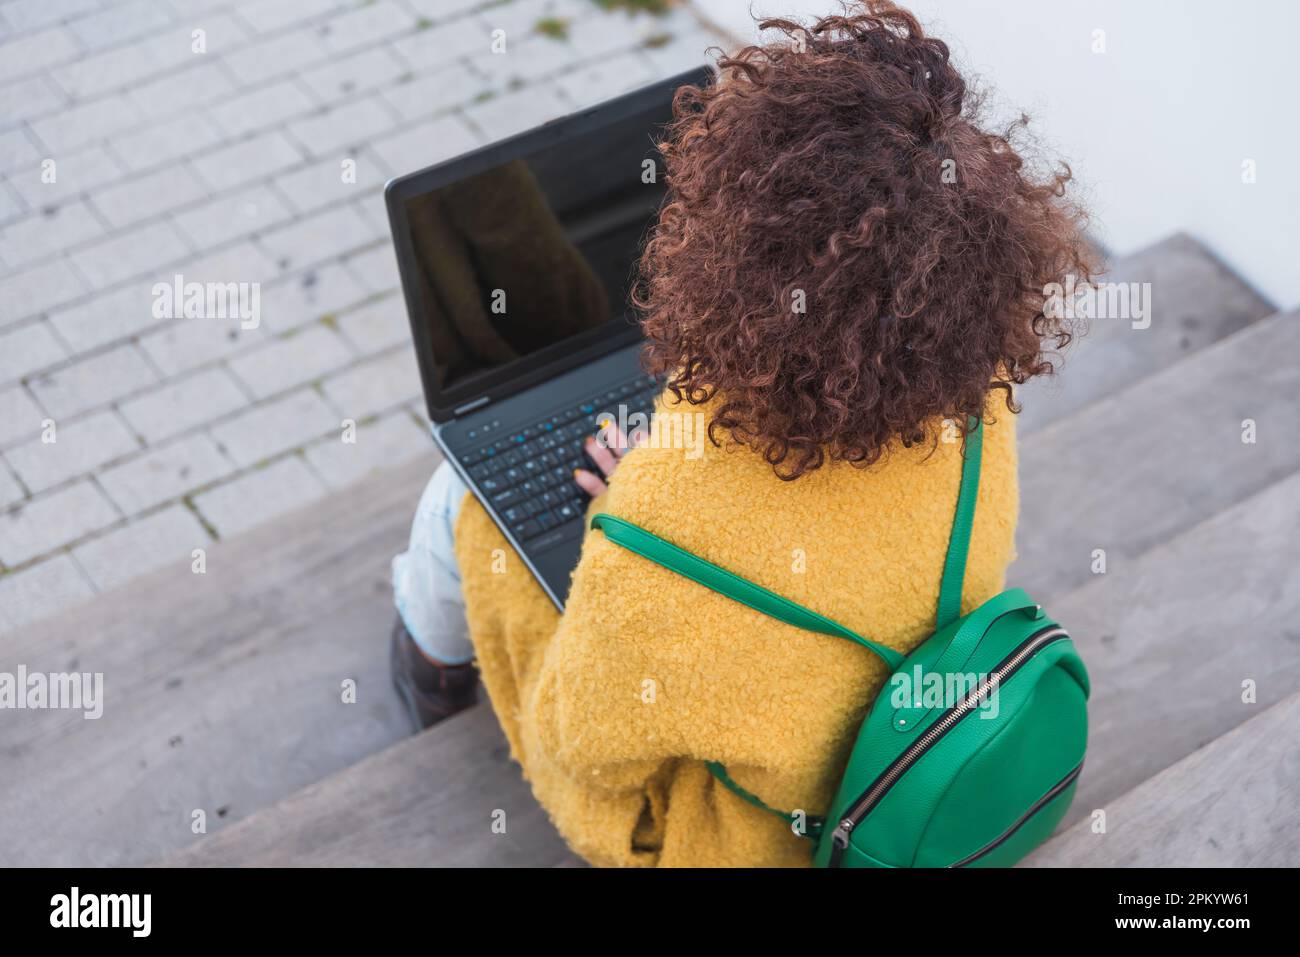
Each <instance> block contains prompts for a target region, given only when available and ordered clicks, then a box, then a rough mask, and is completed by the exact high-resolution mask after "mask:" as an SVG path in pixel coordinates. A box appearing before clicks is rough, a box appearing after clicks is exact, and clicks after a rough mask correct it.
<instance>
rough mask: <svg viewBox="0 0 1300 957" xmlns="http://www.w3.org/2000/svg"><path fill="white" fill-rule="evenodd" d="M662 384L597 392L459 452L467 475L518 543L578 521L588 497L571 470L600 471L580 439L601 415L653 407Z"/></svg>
mask: <svg viewBox="0 0 1300 957" xmlns="http://www.w3.org/2000/svg"><path fill="white" fill-rule="evenodd" d="M660 391H662V387H661V386H660V384H659V382H658V380H656V379H654V378H653V377H651V376H647V375H641V376H637V377H636V378H635V379H633V380H631V381H630V382H627V383H624V384H623V385H621V386H617V387H615V388H613V389H608V390H605V391H602V392H599V393H597V394H595V395H593V396H591V397H589V398H588V399H586V400H584V401H582V402H579V403H577V404H576V405H574V406H573V407H571V408H568V409H565V410H564V411H561V412H559V413H557V414H555V415H552V416H548V417H546V418H542V419H539V420H538V421H537V422H535V423H533V424H532V425H529V426H528V427H526V428H523V429H519V430H517V431H516V432H514V433H512V434H510V435H508V436H506V437H505V438H502V439H500V440H498V441H495V442H492V443H490V444H488V445H484V446H482V447H480V448H478V449H475V450H474V451H473V452H470V453H469V454H468V455H461V456H459V458H460V460H461V463H462V464H463V465H464V466H465V468H466V469H467V470H468V472H469V475H470V478H472V479H473V480H474V482H475V483H476V484H477V485H478V488H479V490H480V491H481V492H482V493H483V494H484V496H486V497H487V499H488V500H489V501H490V502H491V503H492V506H493V508H495V509H496V512H497V514H498V515H500V516H501V518H502V520H503V521H504V522H505V524H506V526H507V527H508V528H509V529H510V531H511V533H512V534H513V535H514V536H515V538H516V540H518V541H520V542H527V541H529V540H530V539H533V538H537V537H538V536H539V535H543V534H545V533H546V532H549V531H551V530H552V529H555V528H558V527H559V526H560V525H563V524H564V523H565V522H570V521H573V520H574V519H580V518H582V516H583V513H584V512H585V511H586V508H587V502H588V501H589V497H588V496H587V494H586V493H585V492H583V491H582V489H580V488H579V487H578V486H577V484H576V483H575V482H574V480H573V470H574V469H583V468H585V469H591V470H593V471H595V472H596V474H598V475H599V474H600V470H599V469H597V468H596V467H595V465H594V463H592V461H591V460H590V459H589V458H588V457H587V455H586V452H585V451H584V449H583V443H584V442H585V441H586V439H587V437H588V436H590V435H595V434H596V431H597V430H598V429H599V428H600V423H599V422H598V421H597V419H598V418H599V417H600V415H601V413H604V414H606V415H610V414H613V415H617V413H618V407H619V406H620V405H623V406H626V407H627V414H628V415H632V414H634V413H636V412H643V413H646V414H647V415H648V414H649V413H650V412H651V411H653V409H654V401H655V399H656V398H658V396H659V393H660Z"/></svg>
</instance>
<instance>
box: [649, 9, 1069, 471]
mask: <svg viewBox="0 0 1300 957" xmlns="http://www.w3.org/2000/svg"><path fill="white" fill-rule="evenodd" d="M760 27H761V28H762V29H764V30H769V29H773V30H778V31H780V32H782V33H783V34H784V38H782V39H778V40H776V41H774V42H768V43H765V44H763V45H760V46H750V47H746V48H745V49H743V50H741V51H740V52H739V53H736V54H735V55H734V56H730V57H725V58H723V59H722V60H721V61H720V62H719V67H720V71H721V79H720V80H719V82H717V83H714V84H709V85H707V86H704V87H702V88H699V87H683V88H682V89H681V90H679V91H678V93H677V95H676V98H675V100H674V120H673V122H672V123H671V124H670V125H669V127H668V130H667V133H666V135H665V139H664V142H663V143H662V144H661V150H662V153H663V156H664V160H665V169H666V174H667V185H668V197H667V201H666V202H665V205H664V207H663V209H662V211H661V214H660V219H659V223H658V225H657V227H656V229H655V230H654V232H653V234H652V235H651V237H650V239H649V242H648V243H647V245H646V249H645V252H644V254H643V256H642V259H641V262H640V265H639V269H638V278H637V282H636V283H635V285H634V290H633V297H632V300H633V303H634V305H635V306H636V307H637V308H638V310H639V311H640V312H641V318H642V322H643V325H644V329H645V332H646V337H647V340H648V345H647V347H646V361H647V363H648V365H649V367H650V369H651V371H653V372H656V373H660V374H663V373H667V374H668V384H669V388H670V390H671V391H672V392H673V393H674V395H675V396H676V397H677V398H678V399H679V400H680V399H684V400H685V401H687V402H690V403H703V402H706V401H710V400H712V399H713V398H714V397H715V396H716V397H717V399H718V401H717V403H716V405H715V406H714V408H713V409H712V410H711V418H710V423H709V436H710V439H711V440H712V441H713V442H714V443H715V444H721V443H720V441H719V438H718V435H719V434H723V435H724V436H725V435H729V436H730V437H731V438H732V439H734V440H735V441H738V442H742V443H746V444H748V445H750V446H752V447H754V448H756V449H758V450H760V451H761V452H762V454H763V455H764V457H765V458H766V460H767V461H768V462H770V463H771V464H772V466H773V468H774V469H775V470H776V472H777V474H778V475H780V476H781V477H782V478H786V479H794V478H797V477H799V476H800V475H804V474H806V473H807V472H809V471H811V470H813V469H817V468H819V467H821V466H822V465H823V464H824V462H825V461H826V460H827V458H828V457H829V458H830V459H840V460H844V461H848V462H853V463H857V464H860V465H869V464H871V463H873V462H875V461H877V460H878V459H879V458H880V456H881V454H882V453H883V452H884V450H885V448H886V447H887V446H888V445H889V444H890V442H891V441H893V440H895V439H901V441H902V442H903V443H904V444H908V445H911V444H914V443H918V442H922V441H924V440H925V437H926V436H927V434H928V435H931V436H933V435H935V434H936V432H937V430H935V429H933V428H932V427H931V426H932V424H933V423H934V422H936V421H940V420H943V419H951V420H954V421H956V422H959V423H966V422H968V421H969V417H970V416H981V415H983V414H984V411H985V408H986V399H987V398H988V394H989V391H990V388H999V389H1004V390H1006V404H1007V407H1008V409H1009V410H1011V411H1012V412H1016V411H1019V409H1018V407H1017V406H1016V404H1015V401H1014V397H1013V394H1012V388H1011V387H1012V383H1023V382H1026V381H1027V380H1029V379H1030V378H1032V377H1034V376H1038V375H1043V374H1047V373H1051V372H1053V371H1054V367H1053V364H1052V362H1051V361H1050V359H1049V357H1048V351H1047V347H1048V345H1049V344H1050V345H1051V346H1052V347H1054V349H1056V350H1059V349H1060V348H1062V347H1063V346H1064V345H1066V344H1067V343H1068V342H1069V341H1070V338H1071V330H1070V329H1069V328H1067V327H1066V325H1065V321H1064V320H1063V319H1060V318H1051V317H1049V316H1048V315H1045V314H1044V306H1045V301H1044V288H1043V287H1044V285H1045V284H1047V283H1049V282H1053V281H1057V280H1059V279H1061V278H1062V277H1064V276H1065V275H1068V274H1071V273H1073V274H1074V275H1075V276H1077V277H1079V278H1080V279H1088V278H1089V277H1091V275H1092V274H1093V271H1094V266H1093V263H1092V261H1091V255H1092V254H1091V252H1090V248H1089V247H1088V245H1087V243H1086V242H1085V240H1084V239H1083V237H1082V224H1083V214H1082V212H1081V211H1080V210H1079V209H1078V207H1077V206H1075V205H1074V204H1072V203H1067V202H1066V201H1065V200H1064V199H1063V197H1064V195H1065V184H1066V183H1067V182H1068V181H1069V180H1070V170H1069V167H1068V166H1062V167H1061V168H1060V169H1055V170H1047V171H1045V172H1043V173H1042V174H1041V175H1036V174H1035V173H1034V172H1033V171H1032V169H1031V164H1029V163H1026V161H1025V159H1024V158H1022V156H1021V154H1020V153H1019V152H1017V149H1016V148H1015V147H1013V142H1012V140H1013V137H1015V136H1016V135H1017V134H1019V133H1020V132H1022V130H1023V127H1024V126H1025V124H1026V123H1027V119H1026V118H1025V117H1023V116H1022V117H1021V118H1020V120H1019V121H1018V122H1016V123H1014V124H1012V126H1011V128H1010V129H1008V130H1006V131H1005V132H1002V133H991V132H988V131H986V130H984V129H982V128H981V127H980V125H979V116H980V113H981V100H980V97H978V96H976V95H974V94H972V93H971V92H970V91H969V90H968V89H967V85H966V82H965V81H964V80H963V79H962V77H961V76H960V75H959V74H958V72H957V70H956V69H955V68H954V67H953V66H952V64H951V63H950V62H949V53H948V47H947V46H946V45H945V44H944V43H943V42H942V41H940V40H937V39H935V38H933V37H927V36H926V35H925V34H924V32H923V31H922V29H921V26H920V24H919V23H918V22H917V20H916V18H915V17H914V16H913V15H912V14H911V13H909V12H907V11H906V10H903V9H901V8H899V7H897V6H896V5H894V4H893V3H890V2H886V0H869V2H866V3H862V4H857V5H854V6H852V7H848V8H846V9H845V14H844V15H842V16H828V17H825V18H823V19H821V20H819V21H817V22H816V23H815V24H814V25H812V26H810V27H804V26H801V25H800V24H798V23H794V22H792V21H789V20H784V19H772V20H764V21H763V22H762V23H761V24H760ZM801 307H802V311H801ZM1047 311H1048V312H1054V310H1047Z"/></svg>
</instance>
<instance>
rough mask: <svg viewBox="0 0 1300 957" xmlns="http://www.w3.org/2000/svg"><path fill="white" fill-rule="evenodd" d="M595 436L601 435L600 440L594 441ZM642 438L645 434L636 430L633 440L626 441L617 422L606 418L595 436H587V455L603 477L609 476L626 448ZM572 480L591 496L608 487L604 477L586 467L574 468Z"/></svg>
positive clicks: (638, 442)
mask: <svg viewBox="0 0 1300 957" xmlns="http://www.w3.org/2000/svg"><path fill="white" fill-rule="evenodd" d="M597 436H599V437H601V439H602V441H601V442H597V441H596V437H597ZM644 440H645V436H644V435H642V434H641V433H640V432H637V433H636V436H635V438H634V440H633V441H632V442H628V439H627V436H626V435H624V434H623V430H622V429H620V428H619V427H618V424H617V423H616V422H614V421H613V420H612V419H606V420H605V421H604V422H603V423H601V427H600V431H598V432H597V433H596V435H595V436H590V437H588V439H587V443H586V450H587V455H588V456H589V457H590V458H591V460H592V461H593V462H595V463H596V467H597V468H599V469H600V471H601V473H602V474H603V475H604V476H605V478H609V477H610V476H611V475H613V474H614V469H616V468H618V463H619V462H621V461H622V460H623V456H624V455H626V454H627V450H628V449H629V448H635V447H636V446H638V445H640V444H641V443H642V442H643V441H644ZM573 480H574V481H575V482H577V483H578V487H579V488H581V489H582V490H583V491H584V492H586V493H587V494H588V495H590V496H591V497H592V498H595V497H596V496H597V495H601V494H603V493H604V492H605V490H606V489H608V488H609V486H608V485H606V484H605V481H604V479H602V478H601V477H600V476H599V475H597V474H596V473H595V472H592V471H589V470H588V469H574V470H573Z"/></svg>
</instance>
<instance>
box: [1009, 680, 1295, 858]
mask: <svg viewBox="0 0 1300 957" xmlns="http://www.w3.org/2000/svg"><path fill="white" fill-rule="evenodd" d="M1252 711H1253V713H1255V717H1253V718H1251V719H1250V720H1249V721H1246V722H1244V723H1243V724H1242V725H1241V726H1240V727H1238V728H1237V729H1236V730H1234V731H1231V732H1229V733H1228V734H1225V735H1223V736H1222V737H1220V738H1217V739H1215V740H1214V741H1213V742H1211V743H1210V744H1208V745H1206V746H1205V747H1204V748H1201V749H1200V750H1199V751H1196V752H1195V753H1193V754H1190V755H1188V756H1187V757H1185V758H1184V759H1183V760H1181V761H1179V762H1178V763H1177V764H1175V765H1174V766H1173V767H1170V768H1167V769H1166V770H1164V771H1162V772H1160V773H1159V774H1157V775H1156V776H1155V777H1152V778H1150V779H1148V780H1147V781H1145V782H1143V783H1142V784H1141V785H1139V786H1138V787H1136V788H1134V789H1133V790H1132V791H1130V792H1129V793H1127V794H1125V795H1124V796H1123V797H1121V798H1119V799H1118V800H1115V801H1112V802H1110V803H1109V804H1108V805H1107V806H1106V807H1105V809H1104V810H1105V819H1104V823H1105V831H1104V833H1095V832H1094V826H1095V824H1094V821H1093V820H1091V819H1089V820H1084V821H1080V822H1079V823H1078V824H1076V825H1075V826H1074V827H1072V828H1070V829H1069V830H1067V831H1065V832H1063V833H1061V834H1058V835H1057V836H1056V837H1054V838H1053V839H1052V840H1051V841H1049V842H1048V843H1046V844H1044V845H1043V846H1042V847H1041V848H1039V849H1038V850H1037V851H1035V852H1034V853H1033V854H1032V855H1031V856H1030V857H1028V858H1026V860H1025V865H1026V866H1029V867H1295V866H1296V865H1297V863H1300V811H1297V806H1298V805H1297V796H1298V795H1300V738H1297V735H1296V729H1297V728H1300V694H1293V695H1291V696H1290V697H1289V698H1287V699H1286V700H1285V701H1282V702H1279V703H1278V704H1275V705H1273V706H1272V707H1271V708H1268V709H1267V710H1265V711H1263V713H1259V708H1258V706H1256V707H1255V708H1253V709H1252Z"/></svg>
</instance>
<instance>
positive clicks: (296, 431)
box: [0, 0, 719, 631]
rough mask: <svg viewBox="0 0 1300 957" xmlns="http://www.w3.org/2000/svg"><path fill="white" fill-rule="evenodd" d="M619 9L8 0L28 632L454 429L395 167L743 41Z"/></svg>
mask: <svg viewBox="0 0 1300 957" xmlns="http://www.w3.org/2000/svg"><path fill="white" fill-rule="evenodd" d="M606 5H607V4H602V3H597V2H593V0H505V2H500V0H498V2H483V0H365V2H358V0H349V2H333V0H253V2H239V0H123V2H104V0H8V2H4V0H0V631H4V630H7V629H11V628H15V627H17V626H19V625H22V624H25V623H27V622H30V621H32V620H35V619H37V618H39V617H42V616H44V615H46V614H49V613H51V612H53V611H55V610H57V609H60V608H63V607H66V606H68V605H70V604H72V603H74V602H78V601H82V600H85V599H88V598H90V597H92V596H93V595H94V594H95V593H97V592H99V591H102V590H105V589H108V588H112V587H114V586H116V585H119V584H121V583H123V582H125V581H127V580H129V579H131V578H133V577H134V576H136V575H139V574H141V573H143V572H146V571H149V570H153V569H155V568H159V567H161V566H163V565H167V564H170V563H180V562H185V563H187V564H188V563H190V562H191V561H192V557H191V556H192V555H193V553H194V550H195V549H200V548H203V549H206V548H207V546H209V545H210V544H211V543H212V542H213V541H214V540H217V539H220V538H225V537H229V536H231V535H235V534H238V533H239V532H241V531H244V530H246V529H248V528H250V527H252V526H254V525H256V524H258V523H260V522H263V521H265V520H267V519H269V518H272V517H274V516H275V515H277V514H280V513H282V512H284V511H286V510H289V509H293V508H295V507H299V506H302V505H303V504H306V503H310V502H311V501H313V500H316V499H319V498H320V497H322V496H324V495H325V494H327V493H328V492H329V491H331V490H333V489H338V488H341V487H343V486H346V485H347V484H349V483H351V482H354V481H356V480H357V479H358V478H360V477H362V476H364V475H365V474H366V473H367V472H369V471H370V470H371V469H375V468H382V467H385V466H389V465H393V464H396V463H399V462H402V461H407V460H409V459H410V458H411V457H412V456H415V455H418V454H420V453H421V452H422V451H425V450H427V448H428V447H429V439H428V437H427V434H426V429H425V424H424V412H423V403H422V401H421V400H420V398H419V396H420V386H419V382H418V378H417V374H416V370H415V362H414V356H413V353H412V350H411V347H410V343H409V336H408V331H407V325H406V315H405V309H404V307H403V304H402V302H401V299H400V296H399V295H398V293H397V286H398V279H397V271H396V265H395V262H394V259H393V253H392V248H391V244H390V242H389V238H388V226H387V221H386V216H385V212H384V207H383V201H382V187H383V183H384V182H385V181H386V180H387V179H388V178H390V177H392V176H394V175H398V174H401V173H406V172H410V171H412V170H414V169H417V168H419V167H421V166H426V165H429V164H430V163H433V162H436V161H438V160H440V159H444V158H446V157H448V156H451V155H454V154H456V153H458V152H461V151H463V150H466V149H468V148H471V147H475V146H478V145H480V144H483V143H487V142H490V141H492V140H494V139H499V138H501V137H504V136H507V135H509V134H511V133H514V132H517V131H519V130H521V129H524V128H527V127H529V126H532V125H535V124H537V123H539V122H542V121H544V120H547V119H550V118H552V117H554V116H558V115H562V114H565V113H569V112H572V111H573V110H574V109H576V108H579V107H582V106H586V105H588V104H590V103H593V102H596V101H598V100H600V99H602V98H605V97H608V96H610V95H613V94H616V93H619V92H622V91H624V90H626V89H631V88H634V87H636V86H640V85H642V84H644V83H646V82H650V81H652V80H654V79H657V78H659V77H662V76H667V75H670V74H672V73H675V72H678V71H679V70H684V69H687V68H689V67H691V66H693V65H695V64H698V63H701V62H703V61H704V59H705V56H706V49H707V48H708V47H709V46H710V45H712V44H715V43H718V42H719V38H718V37H717V36H716V35H715V34H713V33H711V32H709V31H708V30H707V29H706V28H705V27H704V26H702V25H701V23H700V21H699V20H698V19H697V17H696V16H695V15H694V13H693V12H692V11H691V10H690V9H688V8H686V7H684V6H681V5H675V6H674V7H673V8H672V9H671V10H670V11H669V12H667V13H666V14H662V15H655V14H650V13H637V14H636V15H631V14H629V13H628V12H625V11H621V10H615V11H609V10H605V9H602V7H603V6H606ZM496 31H504V32H503V33H497V32H496ZM494 39H496V40H497V41H498V42H497V44H496V46H497V48H498V49H497V50H494V49H493V46H494V43H493V41H494ZM502 39H504V52H500V46H501V43H500V41H501V40H502ZM177 275H181V276H183V281H184V283H193V282H198V283H210V284H218V283H219V284H223V286H222V288H226V286H225V285H224V284H249V286H248V287H246V288H252V286H251V284H258V285H257V290H258V295H259V296H260V316H259V321H258V322H257V323H256V326H255V327H253V326H254V324H253V322H251V321H241V320H240V319H239V318H237V317H230V318H199V317H197V316H195V317H191V318H166V317H167V316H171V315H173V314H174V313H172V312H167V311H163V312H162V315H163V316H164V318H158V317H157V316H158V315H159V310H158V308H157V306H158V301H159V291H158V290H157V289H156V288H155V286H156V284H164V285H171V284H172V283H173V281H174V277H175V276H177ZM232 288H233V287H232ZM346 421H351V422H354V423H355V424H356V431H355V442H348V441H345V440H344V435H345V422H346Z"/></svg>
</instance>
